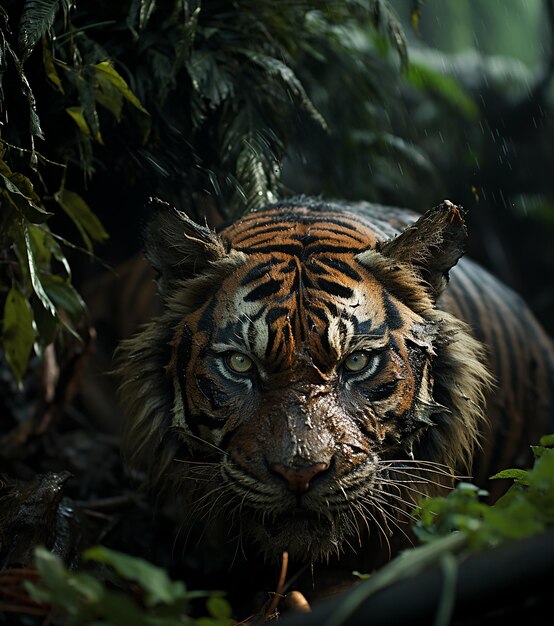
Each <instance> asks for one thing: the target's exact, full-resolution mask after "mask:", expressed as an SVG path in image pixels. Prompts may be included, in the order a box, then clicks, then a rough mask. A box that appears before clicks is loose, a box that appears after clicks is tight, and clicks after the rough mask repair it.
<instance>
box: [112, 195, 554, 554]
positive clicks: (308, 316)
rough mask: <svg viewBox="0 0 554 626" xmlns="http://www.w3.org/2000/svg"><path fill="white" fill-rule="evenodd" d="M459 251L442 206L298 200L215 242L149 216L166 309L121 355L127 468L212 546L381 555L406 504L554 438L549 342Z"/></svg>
mask: <svg viewBox="0 0 554 626" xmlns="http://www.w3.org/2000/svg"><path fill="white" fill-rule="evenodd" d="M466 239H467V226H466V215H465V211H464V210H463V208H462V207H459V206H457V205H455V204H453V203H452V202H450V201H448V200H445V201H443V202H442V203H441V204H439V205H438V206H436V207H434V208H432V209H430V210H429V211H427V212H426V213H424V214H423V215H418V214H417V213H415V212H413V211H410V210H408V209H397V208H391V207H385V206H381V205H376V204H370V203H366V202H350V203H347V202H339V201H327V200H322V199H320V198H310V197H298V198H291V199H289V200H282V201H279V202H276V203H273V204H270V205H267V206H265V207H264V208H262V209H258V210H251V211H249V212H246V213H245V214H244V215H242V217H240V218H239V219H237V220H235V221H231V222H229V223H226V224H223V225H221V226H220V227H218V228H217V229H211V228H209V227H207V226H203V225H200V224H197V223H196V222H195V221H193V220H192V219H190V218H189V217H188V216H187V215H186V214H185V213H183V212H180V211H178V210H176V209H174V208H173V207H170V206H169V205H167V204H166V203H164V202H163V201H161V200H156V201H153V209H152V215H151V217H150V218H149V219H148V223H147V226H146V229H145V233H144V242H145V254H146V257H147V259H148V260H149V262H150V263H151V265H152V267H153V268H154V270H155V271H156V275H157V285H158V291H159V294H160V298H161V303H162V311H161V313H160V315H159V317H157V318H156V319H154V320H152V321H151V322H149V323H148V324H147V325H146V326H144V328H143V329H142V330H141V331H140V332H139V333H138V334H137V335H136V336H134V337H133V338H131V339H129V340H126V341H124V342H123V343H122V344H121V346H120V348H119V351H118V356H117V359H118V373H119V376H120V378H121V387H120V399H121V405H122V407H123V411H124V414H125V418H124V425H123V444H122V448H123V456H124V459H125V462H126V464H127V466H128V467H129V468H130V470H131V471H132V472H134V474H135V475H136V476H139V477H141V480H143V481H144V482H145V483H146V484H147V485H149V487H150V489H152V490H153V491H154V492H155V493H157V494H162V493H163V494H166V495H165V497H170V498H171V499H172V501H175V502H178V503H179V504H178V508H179V510H180V512H181V513H182V519H183V520H184V521H183V522H182V523H183V525H184V526H185V527H188V528H189V529H192V528H195V527H198V526H199V527H201V533H200V534H201V535H202V536H203V537H204V538H208V539H209V540H211V541H212V542H213V543H214V544H215V545H218V542H221V545H222V544H223V543H225V542H233V541H235V542H241V544H242V545H248V546H251V547H252V548H253V550H254V551H255V553H257V554H260V555H261V556H262V558H263V559H276V558H279V557H280V555H281V554H282V553H283V552H287V553H288V555H289V558H290V559H293V560H296V561H299V562H304V561H309V562H312V563H314V562H315V563H321V562H325V561H326V560H329V559H330V558H331V557H333V558H339V559H340V558H342V555H344V554H346V553H349V554H355V555H363V556H364V559H365V560H366V562H369V563H371V560H372V558H373V556H375V559H376V560H377V551H378V549H377V548H376V547H375V545H376V543H375V541H374V539H375V537H379V542H377V543H378V544H379V545H380V546H385V545H386V544H388V550H389V555H390V546H391V544H392V543H393V541H394V540H395V539H398V540H399V544H400V545H402V541H403V539H402V537H401V535H402V536H408V533H407V532H406V531H405V527H406V525H407V524H409V521H410V518H411V512H412V510H413V508H414V506H415V505H416V504H417V502H418V500H419V499H420V498H422V497H427V496H434V495H439V494H443V493H447V492H448V490H450V489H452V487H453V485H454V484H455V483H456V481H457V480H458V479H459V478H460V477H463V476H468V477H471V476H472V477H473V479H474V480H475V481H476V482H478V483H479V484H485V482H486V479H487V478H488V477H489V476H491V475H492V474H493V473H494V472H495V471H497V470H500V469H504V468H506V467H509V466H510V465H511V464H512V465H513V464H515V463H523V462H524V460H525V455H526V454H527V453H528V450H529V444H530V443H532V442H534V441H536V440H538V437H539V436H540V435H541V434H543V433H545V432H547V430H548V428H551V427H552V423H553V408H552V407H553V405H552V396H553V391H554V389H553V385H554V383H553V381H554V356H553V355H554V351H553V347H552V343H551V341H550V339H549V338H548V337H547V335H546V333H545V332H544V331H543V330H542V328H541V326H540V325H539V323H538V322H537V321H536V320H535V318H534V317H533V315H532V313H531V312H530V310H529V309H528V308H527V307H526V305H525V304H524V303H523V301H522V300H521V299H520V298H519V296H517V295H516V294H515V293H514V292H512V291H511V290H510V289H509V288H507V287H506V286H504V285H503V284H501V283H500V282H499V281H498V280H496V279H495V278H493V277H492V276H491V275H490V274H489V273H488V272H487V271H486V270H484V269H483V268H482V267H480V266H479V265H478V264H476V263H474V262H472V261H471V260H469V259H466V258H462V256H463V253H464V247H465V243H466ZM168 494H171V495H170V496H169V495H168ZM370 546H371V547H370ZM383 549H385V548H383ZM373 552H375V555H374V554H373Z"/></svg>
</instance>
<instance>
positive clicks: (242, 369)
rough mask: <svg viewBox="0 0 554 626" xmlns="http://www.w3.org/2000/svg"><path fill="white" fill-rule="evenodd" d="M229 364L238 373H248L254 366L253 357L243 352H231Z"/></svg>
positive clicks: (228, 359)
mask: <svg viewBox="0 0 554 626" xmlns="http://www.w3.org/2000/svg"><path fill="white" fill-rule="evenodd" d="M227 364H228V365H229V367H230V368H231V369H232V370H233V372H237V373H238V374H246V373H248V372H250V371H251V370H252V368H253V367H254V362H253V361H252V359H251V358H250V357H249V356H246V354H242V352H233V353H231V354H230V355H229V356H228V357H227Z"/></svg>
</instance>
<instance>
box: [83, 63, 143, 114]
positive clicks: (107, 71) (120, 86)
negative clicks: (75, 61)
mask: <svg viewBox="0 0 554 626" xmlns="http://www.w3.org/2000/svg"><path fill="white" fill-rule="evenodd" d="M94 69H95V72H96V79H97V80H98V83H99V84H100V85H102V84H103V83H105V82H108V83H109V84H111V85H112V86H113V87H115V89H116V90H117V91H119V93H121V95H122V96H123V97H124V98H125V99H126V100H127V101H128V102H130V103H131V104H132V105H133V106H134V107H136V108H137V109H139V111H142V112H143V113H145V114H146V115H150V114H149V113H148V111H147V110H146V109H145V108H144V107H143V106H142V104H141V103H140V101H139V99H138V98H137V97H136V96H135V94H134V93H133V92H132V91H131V89H130V88H129V85H127V83H126V81H125V79H124V78H123V77H122V76H121V75H120V74H119V73H118V72H117V71H116V70H115V69H114V67H113V66H112V64H111V63H110V61H102V63H98V64H97V65H95V66H94Z"/></svg>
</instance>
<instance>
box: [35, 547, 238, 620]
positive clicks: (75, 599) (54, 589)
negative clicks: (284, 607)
mask: <svg viewBox="0 0 554 626" xmlns="http://www.w3.org/2000/svg"><path fill="white" fill-rule="evenodd" d="M83 556H84V559H85V560H86V561H88V562H89V564H91V565H95V566H98V565H103V566H105V569H104V570H103V573H100V574H98V573H95V574H94V575H93V574H92V573H89V572H87V571H80V572H74V571H70V570H68V569H66V568H65V566H64V564H63V563H62V561H61V560H60V559H59V558H58V557H57V556H55V555H54V554H52V553H51V552H49V551H48V550H46V549H44V548H41V547H39V548H37V549H36V550H35V564H36V567H37V570H38V572H39V580H38V582H37V583H36V584H35V583H31V582H27V583H26V588H27V591H28V593H29V594H30V595H31V597H32V598H33V599H35V600H37V601H39V602H43V603H46V604H48V605H49V606H50V607H51V609H52V611H53V616H54V623H60V622H63V623H64V624H71V625H77V624H103V625H104V626H127V624H131V623H132V624H136V625H137V626H154V625H155V626H183V625H185V624H186V625H187V626H189V625H190V626H230V624H231V620H230V617H231V608H230V606H229V604H228V603H227V601H226V600H225V599H224V598H223V597H222V594H221V593H218V592H215V591H214V592H209V593H208V592H202V591H188V590H187V589H186V587H185V585H184V584H183V583H182V582H181V581H172V580H171V579H170V578H169V577H168V576H167V574H166V573H165V571H163V570H162V569H160V568H158V567H155V566H154V565H152V564H151V563H148V562H147V561H144V560H142V559H139V558H136V557H131V556H128V555H126V554H123V553H120V552H117V551H114V550H110V549H108V548H105V547H103V546H96V547H93V548H89V549H88V550H87V551H86V552H85V553H84V555H83ZM201 598H203V599H205V600H206V602H205V605H206V610H207V613H208V615H204V616H202V617H198V618H191V617H190V611H191V604H192V603H193V602H194V601H195V600H198V599H201Z"/></svg>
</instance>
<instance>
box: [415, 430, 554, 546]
mask: <svg viewBox="0 0 554 626" xmlns="http://www.w3.org/2000/svg"><path fill="white" fill-rule="evenodd" d="M532 450H533V453H534V455H535V462H534V465H533V467H532V468H531V469H528V470H519V469H508V470H504V471H502V472H500V473H498V474H496V475H495V476H493V477H492V478H495V479H501V478H504V479H513V481H514V484H513V485H512V486H511V487H510V489H509V490H508V491H507V492H506V494H505V495H504V496H502V497H501V498H500V499H499V500H498V501H497V502H496V503H495V504H494V505H493V506H491V505H488V504H486V503H484V502H481V501H480V500H479V497H480V496H483V495H486V492H484V491H482V490H481V489H479V488H478V487H476V486H475V485H472V484H469V483H461V484H459V485H458V486H457V488H456V489H455V490H453V491H452V492H451V493H450V494H449V495H448V496H447V497H443V498H430V499H428V500H425V501H423V502H422V503H421V505H420V509H419V511H418V513H417V515H418V518H419V519H418V521H417V523H416V524H415V526H414V531H415V532H416V534H417V536H418V537H419V539H420V540H421V541H422V542H424V543H429V542H432V541H435V540H436V539H438V538H440V537H444V536H447V535H448V534H450V533H452V532H453V531H456V530H457V531H462V532H463V533H464V534H465V535H466V536H467V538H468V541H469V545H470V547H472V548H473V549H481V548H485V547H493V546H495V545H498V544H499V543H501V542H502V541H505V540H507V539H519V538H522V537H528V536H530V535H534V534H537V533H539V532H541V531H544V530H546V529H547V528H549V527H552V526H554V435H546V436H544V437H542V438H541V440H540V445H538V446H532Z"/></svg>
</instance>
